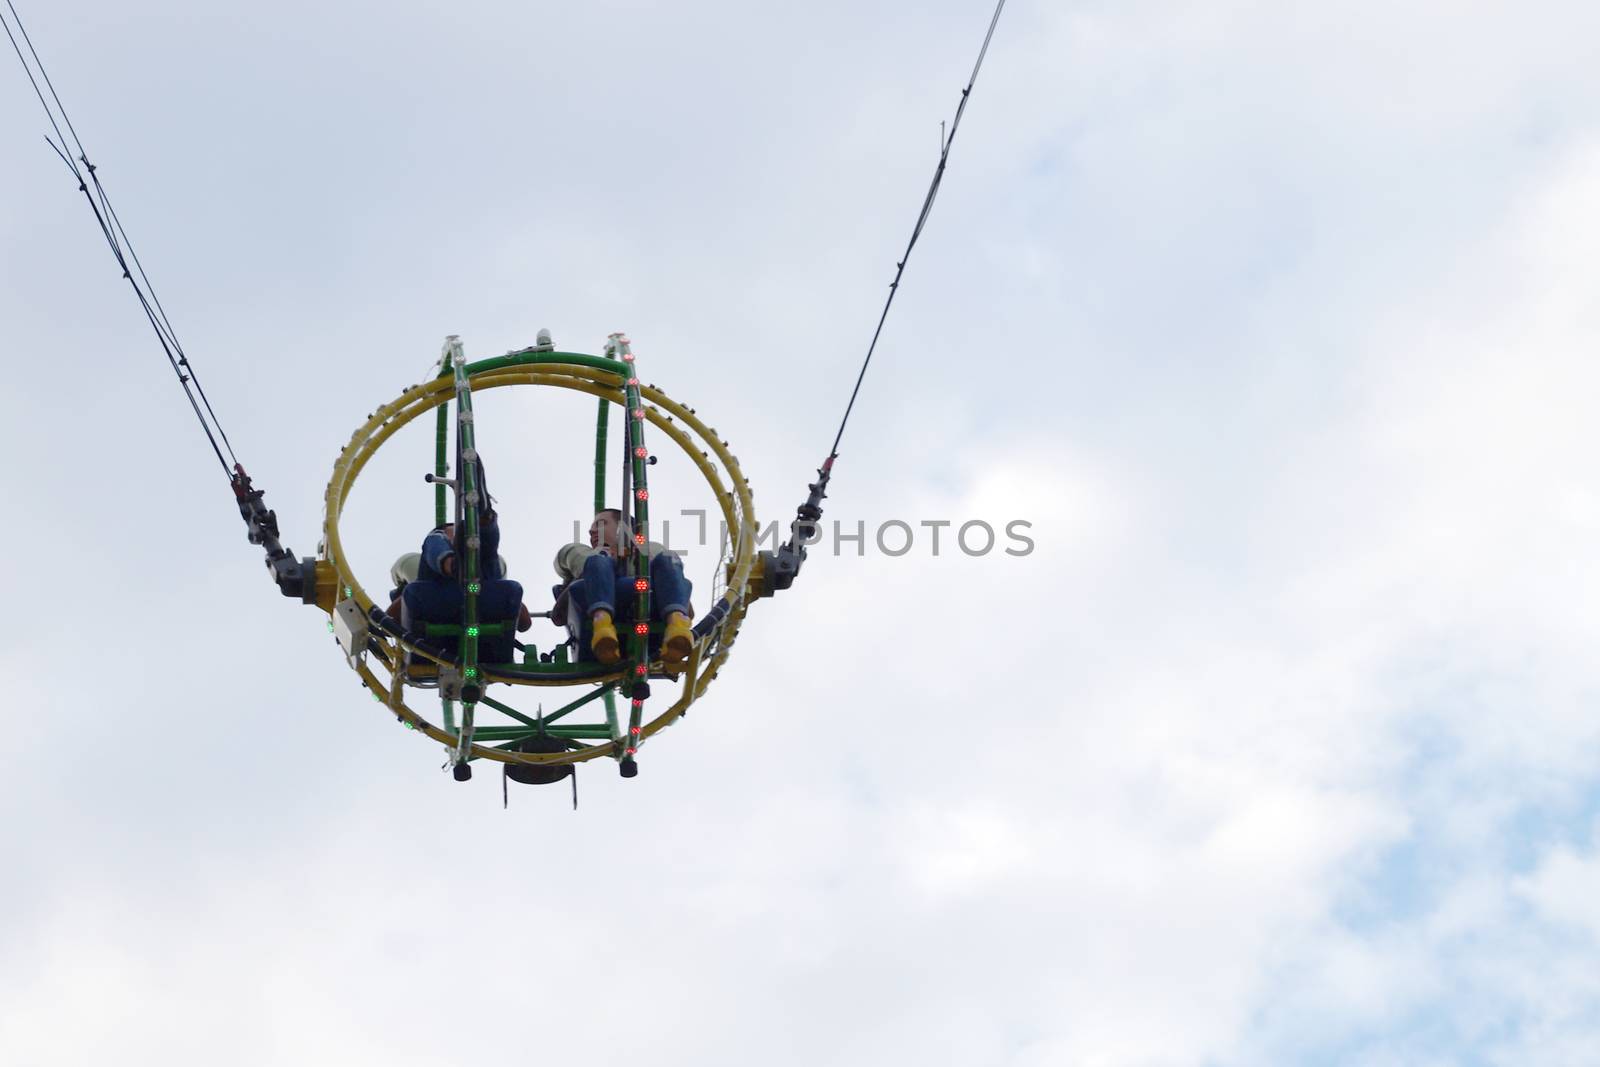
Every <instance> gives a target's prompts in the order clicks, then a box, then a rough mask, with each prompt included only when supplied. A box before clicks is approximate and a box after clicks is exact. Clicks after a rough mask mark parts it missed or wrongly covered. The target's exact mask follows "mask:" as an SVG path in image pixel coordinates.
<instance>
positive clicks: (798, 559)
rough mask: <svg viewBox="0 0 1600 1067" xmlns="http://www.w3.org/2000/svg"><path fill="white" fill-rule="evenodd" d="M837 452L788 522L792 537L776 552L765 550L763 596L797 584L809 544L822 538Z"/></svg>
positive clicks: (826, 462) (821, 467)
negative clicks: (829, 480) (825, 501)
mask: <svg viewBox="0 0 1600 1067" xmlns="http://www.w3.org/2000/svg"><path fill="white" fill-rule="evenodd" d="M838 458H839V454H838V453H837V452H834V453H832V454H831V455H829V456H828V458H827V459H825V460H823V461H822V466H820V467H818V468H817V480H816V481H814V482H812V483H810V484H809V485H807V486H806V488H807V489H808V490H810V493H809V495H807V496H806V499H805V503H803V504H801V505H800V506H799V507H798V508H796V509H795V514H794V522H792V523H790V524H789V540H787V541H785V542H784V543H783V544H781V545H779V546H778V550H777V551H776V552H762V553H761V563H762V573H763V574H764V576H765V582H764V583H763V586H764V589H763V593H762V595H764V596H771V595H772V594H773V593H775V592H777V591H778V590H780V589H787V588H789V587H790V586H791V585H793V584H794V580H795V578H797V577H798V576H799V574H800V565H801V564H803V563H804V562H805V560H806V546H807V545H814V544H816V543H817V542H818V541H820V540H822V531H821V529H820V528H819V526H818V523H819V522H820V521H821V519H822V502H823V500H825V499H827V496H828V479H830V478H832V477H833V461H834V460H836V459H838Z"/></svg>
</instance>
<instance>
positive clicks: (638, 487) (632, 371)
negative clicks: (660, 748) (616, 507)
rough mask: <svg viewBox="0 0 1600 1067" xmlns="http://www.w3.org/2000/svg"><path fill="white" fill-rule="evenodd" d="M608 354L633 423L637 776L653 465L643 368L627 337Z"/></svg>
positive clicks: (626, 468) (615, 337) (627, 763)
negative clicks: (616, 363)
mask: <svg viewBox="0 0 1600 1067" xmlns="http://www.w3.org/2000/svg"><path fill="white" fill-rule="evenodd" d="M606 355H608V356H610V357H611V358H613V359H620V360H621V361H622V363H623V366H624V368H625V376H624V378H623V383H622V395H623V401H624V404H623V407H624V410H625V412H626V418H627V425H626V430H625V432H624V433H623V436H622V440H623V448H624V452H623V465H622V472H623V479H622V485H623V496H624V500H623V501H622V513H623V514H624V515H630V514H631V515H632V517H633V521H632V527H633V528H632V530H631V534H630V537H631V543H630V544H629V545H628V559H629V560H631V561H632V563H633V566H632V567H631V568H629V569H630V570H631V571H632V572H633V581H634V589H635V599H634V611H633V620H634V622H633V628H632V630H631V631H630V632H629V634H628V652H629V655H628V659H629V660H631V661H632V663H631V665H630V668H629V671H628V676H629V682H630V685H629V686H628V689H627V692H628V693H629V695H630V696H631V698H632V699H631V700H630V701H629V704H628V732H627V735H626V737H625V739H624V747H623V750H622V753H621V755H622V757H623V763H624V767H623V772H624V773H625V774H631V773H632V770H631V764H632V763H633V760H634V757H635V756H636V755H637V754H638V750H639V739H640V736H641V735H640V729H641V726H642V724H643V722H644V697H643V695H642V694H643V693H644V691H645V687H646V685H647V683H648V680H649V673H650V592H651V590H650V560H649V557H648V555H647V553H646V548H647V547H648V545H649V541H650V489H649V485H648V482H647V478H646V473H645V472H646V468H647V467H648V466H649V455H650V453H649V449H647V448H646V447H645V443H644V420H645V410H644V397H643V396H642V395H641V393H640V390H639V370H638V366H637V364H636V361H635V359H634V355H633V351H632V348H631V346H630V343H629V341H628V339H627V338H626V337H624V336H623V335H621V334H612V335H611V337H610V339H609V340H608V342H607V345H606Z"/></svg>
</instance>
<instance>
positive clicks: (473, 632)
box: [467, 626, 478, 637]
mask: <svg viewBox="0 0 1600 1067" xmlns="http://www.w3.org/2000/svg"><path fill="white" fill-rule="evenodd" d="M467 636H468V637H477V636H478V628H477V627H476V626H469V627H467Z"/></svg>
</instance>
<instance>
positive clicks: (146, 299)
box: [0, 0, 238, 481]
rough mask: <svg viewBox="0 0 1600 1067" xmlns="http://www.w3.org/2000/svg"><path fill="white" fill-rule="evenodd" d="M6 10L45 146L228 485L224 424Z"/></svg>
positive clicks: (2, 21) (23, 30)
mask: <svg viewBox="0 0 1600 1067" xmlns="http://www.w3.org/2000/svg"><path fill="white" fill-rule="evenodd" d="M6 7H7V8H8V9H9V10H10V12H11V18H12V19H13V20H15V22H16V24H17V33H20V34H21V35H22V40H23V42H24V43H26V44H27V46H28V52H29V54H31V55H32V56H33V63H32V64H31V65H30V64H29V62H28V59H27V57H26V56H24V55H23V53H22V46H21V45H20V44H18V43H17V36H16V34H15V33H13V32H12V30H11V24H10V22H8V21H7V20H6V18H5V16H4V15H0V25H3V26H4V28H5V31H6V36H7V38H9V39H10V41H11V47H12V50H13V51H15V52H16V53H17V60H18V61H19V62H20V63H21V64H22V70H23V73H24V74H26V75H27V78H28V83H29V84H30V85H32V86H33V92H34V95H35V96H37V97H38V98H39V105H40V106H41V107H43V108H44V112H45V118H46V119H48V120H49V122H50V128H51V129H52V130H54V131H55V135H56V139H57V140H59V141H60V144H59V145H58V144H57V143H56V141H51V140H50V139H49V138H48V137H46V138H45V140H46V141H47V142H49V144H50V147H51V149H53V150H54V151H55V153H56V155H58V156H60V157H61V161H62V162H63V163H65V164H66V165H67V169H68V170H70V171H71V172H72V176H73V177H74V178H76V179H77V181H78V191H79V192H81V193H83V195H84V198H85V199H86V200H88V202H89V210H90V211H92V212H93V213H94V217H95V222H96V223H97V224H98V225H99V227H100V233H101V236H103V237H104V238H105V239H106V244H107V245H108V246H109V247H110V249H111V254H112V256H113V257H114V258H115V259H116V261H117V266H118V267H120V268H121V269H122V276H123V277H124V278H126V279H127V280H128V284H129V285H130V286H132V287H133V292H134V296H135V297H136V298H137V299H138V301H139V306H140V308H141V309H142V310H143V311H144V314H145V318H146V319H147V320H148V321H149V323H150V328H151V329H152V330H154V331H155V334H156V339H157V341H159V342H160V344H161V349H162V351H163V352H164V353H165V354H166V357H167V362H168V363H169V364H170V365H171V366H172V370H173V373H174V374H175V375H177V378H178V383H179V385H180V386H181V387H182V388H183V391H184V395H185V396H186V397H187V398H188V400H189V406H190V408H192V409H193V410H194V413H195V418H196V419H197V420H198V421H199V423H200V428H201V429H202V430H203V431H205V435H206V439H207V441H209V442H210V444H211V450H212V451H213V452H214V453H216V456H217V462H218V463H220V464H221V465H222V470H223V473H224V474H225V475H227V476H228V479H229V481H232V480H233V471H234V469H235V468H237V466H238V457H237V456H235V455H234V451H233V445H232V443H231V442H229V440H228V434H227V431H225V430H224V429H223V428H222V422H221V420H219V419H218V418H217V413H216V411H215V409H213V408H212V406H211V401H210V399H209V398H208V397H207V396H206V393H205V389H204V388H203V387H202V386H201V384H200V380H199V378H198V377H197V376H196V375H195V372H194V366H193V365H192V364H191V363H190V362H189V357H188V354H187V353H185V352H184V350H183V345H182V344H181V343H180V342H179V341H178V336H177V332H176V331H175V330H174V329H173V328H172V322H171V320H170V319H168V317H167V312H166V309H165V308H164V307H163V306H162V304H161V300H160V298H159V297H157V296H156V292H155V286H154V285H153V284H152V283H151V281H150V276H149V275H148V274H146V273H145V269H144V264H143V263H142V262H140V260H139V255H138V253H137V252H136V251H134V248H133V242H132V241H131V240H129V238H128V234H127V231H126V230H125V229H123V226H122V220H121V219H120V218H118V217H117V213H116V211H115V210H114V209H113V208H112V206H111V198H110V197H109V196H108V195H107V193H106V191H105V187H104V186H102V185H101V183H100V178H99V176H98V175H97V174H96V173H95V171H96V168H95V165H94V164H93V163H90V162H89V154H88V151H87V150H86V149H85V148H84V146H83V141H82V140H81V139H79V137H78V131H77V128H76V127H74V126H73V124H72V118H71V116H70V115H68V114H67V108H66V105H65V104H63V103H62V102H61V96H60V94H58V93H57V92H56V88H55V84H54V83H53V82H52V81H51V80H50V74H49V72H48V71H47V70H46V69H45V66H44V61H43V60H42V59H40V58H39V51H38V49H36V48H35V47H34V45H33V39H32V38H31V37H29V36H28V30H27V27H25V26H24V25H23V24H22V16H21V15H19V14H18V13H17V8H16V4H15V3H13V0H6ZM35 68H37V70H38V72H39V78H42V79H43V80H44V84H45V87H46V88H48V89H49V90H50V98H51V99H52V100H54V101H55V107H54V108H52V107H51V106H50V103H49V101H47V100H45V96H44V91H43V90H42V89H40V88H39V78H35V77H34V70H35ZM58 113H59V115H60V117H61V122H59V123H58V122H57V121H56V116H57V114H58ZM61 123H65V124H66V127H67V131H68V132H69V133H71V135H72V144H74V145H76V146H77V149H78V153H77V158H78V161H79V162H81V163H82V164H83V167H84V170H80V169H79V168H78V165H77V163H75V162H74V161H73V160H72V158H71V156H70V155H69V153H68V151H67V144H68V143H67V137H66V135H65V134H63V133H62V132H61ZM85 170H86V171H87V172H88V173H87V176H86V175H85V173H84V171H85ZM91 184H92V185H93V186H94V192H92V193H91V192H90V190H89V186H90V185H91ZM96 197H98V198H99V202H98V203H96ZM124 250H126V253H127V254H126V255H124ZM129 258H131V259H132V260H133V265H132V267H130V266H129V263H128V260H129ZM135 270H137V271H138V274H139V276H138V278H135V277H134V273H133V272H134V271H135ZM141 283H142V284H141ZM191 384H192V385H193V386H194V388H193V389H192V390H191V389H190V385H191ZM196 393H198V394H199V400H196V399H195V395H196ZM202 404H203V405H204V407H205V411H204V413H202V412H201V405H202ZM207 416H209V417H210V419H209V421H207ZM213 427H214V428H215V433H213V432H212V431H213ZM218 436H220V437H221V438H222V445H223V446H225V447H226V448H227V450H228V456H229V457H231V458H232V460H233V463H234V467H230V466H229V463H228V460H227V459H224V458H223V455H222V446H219V445H218V444H217V437H218Z"/></svg>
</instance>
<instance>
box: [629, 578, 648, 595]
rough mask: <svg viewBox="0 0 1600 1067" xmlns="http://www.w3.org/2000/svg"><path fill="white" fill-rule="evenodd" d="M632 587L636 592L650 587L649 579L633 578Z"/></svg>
mask: <svg viewBox="0 0 1600 1067" xmlns="http://www.w3.org/2000/svg"><path fill="white" fill-rule="evenodd" d="M633 588H634V591H635V592H638V593H642V592H644V591H645V590H646V589H649V588H650V579H648V578H635V579H634V580H633Z"/></svg>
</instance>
